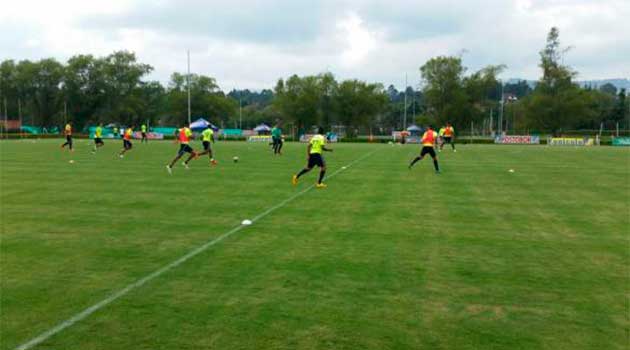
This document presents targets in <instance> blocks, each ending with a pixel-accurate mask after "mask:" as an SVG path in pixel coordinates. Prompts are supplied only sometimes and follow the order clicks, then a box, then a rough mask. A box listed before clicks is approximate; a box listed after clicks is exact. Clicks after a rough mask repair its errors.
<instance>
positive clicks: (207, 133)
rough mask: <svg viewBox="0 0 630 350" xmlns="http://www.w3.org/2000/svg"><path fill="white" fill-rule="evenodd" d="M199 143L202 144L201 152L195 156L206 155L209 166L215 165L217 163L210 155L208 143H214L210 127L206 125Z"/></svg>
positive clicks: (210, 150) (210, 149)
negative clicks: (208, 158) (208, 159)
mask: <svg viewBox="0 0 630 350" xmlns="http://www.w3.org/2000/svg"><path fill="white" fill-rule="evenodd" d="M201 142H202V143H203V152H201V153H199V154H198V155H197V156H203V155H204V154H207V155H208V157H210V165H217V161H216V160H215V159H214V157H213V155H212V147H211V146H210V142H212V143H215V140H214V131H213V130H212V128H211V127H210V125H208V126H207V128H206V130H204V131H203V132H202V133H201Z"/></svg>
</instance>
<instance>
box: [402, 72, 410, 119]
mask: <svg viewBox="0 0 630 350" xmlns="http://www.w3.org/2000/svg"><path fill="white" fill-rule="evenodd" d="M407 85H409V84H408V83H407V74H405V112H404V114H403V115H404V116H403V130H407Z"/></svg>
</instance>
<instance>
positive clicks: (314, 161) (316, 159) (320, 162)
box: [308, 153, 326, 168]
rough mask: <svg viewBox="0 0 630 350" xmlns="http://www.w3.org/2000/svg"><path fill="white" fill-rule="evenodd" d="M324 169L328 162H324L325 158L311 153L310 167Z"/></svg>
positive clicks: (309, 158)
mask: <svg viewBox="0 0 630 350" xmlns="http://www.w3.org/2000/svg"><path fill="white" fill-rule="evenodd" d="M316 165H317V166H318V167H320V168H323V167H325V166H326V162H324V157H322V155H321V154H319V153H311V154H310V155H309V156H308V167H309V168H313V167H315V166H316Z"/></svg>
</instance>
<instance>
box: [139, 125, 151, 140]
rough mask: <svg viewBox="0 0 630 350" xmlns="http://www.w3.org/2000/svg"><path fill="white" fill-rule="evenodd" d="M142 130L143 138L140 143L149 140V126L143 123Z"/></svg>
mask: <svg viewBox="0 0 630 350" xmlns="http://www.w3.org/2000/svg"><path fill="white" fill-rule="evenodd" d="M140 132H141V134H142V139H141V140H140V143H143V142H149V138H148V137H147V126H146V125H144V124H142V126H140Z"/></svg>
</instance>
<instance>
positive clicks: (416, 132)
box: [407, 124, 422, 136]
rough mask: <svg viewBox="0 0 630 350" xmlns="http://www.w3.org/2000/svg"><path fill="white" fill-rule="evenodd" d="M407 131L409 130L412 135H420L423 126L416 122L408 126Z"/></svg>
mask: <svg viewBox="0 0 630 350" xmlns="http://www.w3.org/2000/svg"><path fill="white" fill-rule="evenodd" d="M407 131H409V134H411V135H412V136H419V135H420V134H421V133H422V128H420V127H419V126H417V125H415V124H412V125H410V126H409V127H408V128H407Z"/></svg>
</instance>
